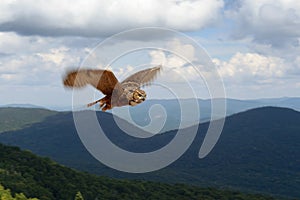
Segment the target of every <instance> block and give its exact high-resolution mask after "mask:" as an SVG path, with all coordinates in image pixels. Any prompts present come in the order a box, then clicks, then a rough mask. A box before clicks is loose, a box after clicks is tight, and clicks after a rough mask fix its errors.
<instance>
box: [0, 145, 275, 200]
mask: <svg viewBox="0 0 300 200" xmlns="http://www.w3.org/2000/svg"><path fill="white" fill-rule="evenodd" d="M0 158H1V160H0V182H1V183H2V184H3V185H4V186H5V187H6V188H10V189H11V191H12V192H13V193H19V192H20V191H22V192H23V193H24V194H25V195H26V196H36V197H38V198H39V199H41V200H52V199H53V200H55V199H74V197H75V195H76V196H81V194H82V197H84V198H85V199H98V198H99V199H124V200H126V199H149V200H150V199H162V200H163V199H241V200H251V199H260V200H265V199H266V200H267V199H268V200H271V199H273V198H271V197H267V196H262V195H251V194H243V193H240V192H232V191H225V190H216V189H212V188H199V187H195V186H187V185H183V184H176V185H170V184H163V183H157V182H156V183H155V182H146V181H129V180H116V179H111V178H107V177H99V176H95V175H91V174H87V173H83V172H78V171H76V170H73V169H70V168H67V167H64V166H61V165H59V164H57V163H55V162H53V161H51V160H50V159H49V158H41V157H38V156H35V155H34V154H32V153H30V152H28V151H21V150H20V149H19V148H16V147H8V146H4V145H1V144H0ZM4 193H5V194H4ZM3 195H4V196H3ZM5 195H6V196H5ZM25 195H23V194H16V197H18V198H17V199H18V200H21V199H24V200H25V199H26V197H25ZM9 196H11V194H10V192H9V191H8V190H4V189H3V187H1V185H0V197H1V199H8V197H9ZM2 197H3V198H2ZM10 199H12V198H10ZM32 200H34V199H32Z"/></svg>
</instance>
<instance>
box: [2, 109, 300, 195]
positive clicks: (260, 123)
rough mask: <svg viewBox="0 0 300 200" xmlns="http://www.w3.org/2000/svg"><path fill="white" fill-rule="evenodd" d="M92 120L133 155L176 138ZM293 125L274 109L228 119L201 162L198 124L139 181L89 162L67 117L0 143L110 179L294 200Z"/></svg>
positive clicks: (298, 117)
mask: <svg viewBox="0 0 300 200" xmlns="http://www.w3.org/2000/svg"><path fill="white" fill-rule="evenodd" d="M97 115H98V117H100V119H101V121H100V124H101V125H102V126H103V128H104V129H105V130H110V131H109V135H108V137H109V138H110V139H111V140H112V141H113V142H114V143H115V144H116V145H119V146H120V147H121V148H124V149H127V150H131V151H135V152H148V151H152V150H155V149H158V148H160V147H162V146H164V145H165V144H167V143H168V142H169V141H170V140H172V138H173V137H174V135H175V134H176V131H168V132H166V133H165V134H159V135H157V136H153V137H152V138H150V139H148V140H143V139H136V138H132V137H128V136H127V134H126V133H123V132H122V131H121V130H120V129H119V128H117V127H116V126H117V125H116V124H115V123H114V122H113V121H112V120H113V116H112V115H111V114H110V113H102V112H97ZM299 121H300V113H299V112H297V111H295V110H292V109H287V108H278V107H263V108H256V109H252V110H248V111H245V112H243V113H239V114H234V115H232V116H230V117H227V118H226V121H225V126H224V129H223V132H222V134H221V137H220V139H219V141H218V143H217V144H216V146H215V147H214V149H213V150H212V152H210V154H209V155H208V156H207V157H205V158H204V159H199V158H198V151H199V148H200V146H201V144H202V141H203V137H204V135H205V132H206V130H207V128H208V125H209V123H203V124H200V126H199V127H198V134H197V136H196V138H195V140H194V142H193V143H192V145H191V146H190V148H189V149H188V150H187V151H186V152H185V153H184V154H183V156H182V157H181V158H180V159H179V160H177V161H176V162H175V163H173V164H171V165H170V166H168V167H166V168H164V169H162V170H159V171H156V172H152V173H147V174H140V175H132V174H127V173H122V172H117V171H116V170H113V169H110V168H108V167H106V166H104V165H102V164H100V163H99V162H98V161H97V160H95V159H94V158H93V157H92V156H91V155H90V154H89V152H88V151H87V150H86V149H85V148H84V146H83V145H82V143H81V141H80V139H79V137H78V135H77V132H76V129H75V127H74V122H73V118H72V113H63V114H58V115H55V116H50V117H49V118H48V119H47V120H46V121H44V122H40V123H39V124H35V125H33V126H31V127H28V128H25V129H23V130H19V131H14V132H9V133H5V134H1V135H0V142H4V143H6V144H9V145H17V146H20V147H22V148H23V149H30V150H31V151H33V152H34V153H37V154H39V155H43V156H49V157H51V158H53V159H54V160H56V161H58V162H59V163H62V164H64V165H66V166H70V167H74V168H76V169H79V170H83V171H89V172H91V173H95V174H101V175H107V176H111V177H115V178H133V179H146V180H155V181H157V180H158V181H165V182H172V183H174V182H182V183H189V184H195V185H200V186H215V187H229V188H233V189H241V190H243V191H249V192H263V193H266V194H273V195H282V196H288V197H297V196H299V195H300V194H299V192H298V191H300V184H299V183H298V182H297V180H298V179H300V175H299V167H298V166H299V164H300V161H299V159H298V158H297V155H299V153H300V149H299V147H298V145H297V141H299V138H300V137H299V134H298V133H300V125H299V124H298V123H299ZM57 132H58V133H59V134H57ZM266 186H267V187H266Z"/></svg>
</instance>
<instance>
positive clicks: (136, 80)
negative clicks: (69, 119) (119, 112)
mask: <svg viewBox="0 0 300 200" xmlns="http://www.w3.org/2000/svg"><path fill="white" fill-rule="evenodd" d="M160 70H161V65H159V66H157V67H153V68H149V69H145V70H142V71H139V72H137V73H135V74H133V75H131V76H129V77H128V78H126V79H125V80H124V81H122V82H121V83H120V82H119V81H118V79H117V78H116V77H115V75H114V73H113V72H112V71H109V70H101V69H80V70H74V71H71V72H69V73H67V75H66V77H65V78H64V80H63V84H64V85H65V86H66V87H75V88H80V87H84V86H86V85H87V84H90V85H92V86H93V87H95V88H96V89H97V90H99V91H101V92H102V93H103V94H104V95H106V96H104V97H103V98H102V99H99V100H97V101H94V102H92V103H89V104H88V105H87V106H88V107H89V106H92V105H95V104H97V103H99V104H100V108H102V111H106V110H110V109H112V108H113V107H120V106H126V105H130V106H135V105H137V104H140V103H142V102H143V101H145V99H146V92H145V91H143V90H141V89H140V87H142V86H144V85H148V84H150V83H151V81H152V80H153V79H154V78H155V77H156V75H157V74H158V72H159V71H160Z"/></svg>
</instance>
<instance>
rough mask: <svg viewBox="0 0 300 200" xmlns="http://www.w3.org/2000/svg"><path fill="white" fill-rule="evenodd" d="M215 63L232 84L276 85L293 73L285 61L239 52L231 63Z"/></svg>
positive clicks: (216, 60) (215, 61)
mask: <svg viewBox="0 0 300 200" xmlns="http://www.w3.org/2000/svg"><path fill="white" fill-rule="evenodd" d="M213 62H214V63H215V64H216V65H217V66H218V68H219V72H220V74H221V76H222V77H223V78H224V79H225V81H227V83H230V84H236V83H238V84H241V83H242V84H253V83H259V84H263V83H274V82H276V81H278V80H280V79H282V80H284V78H286V77H287V76H288V75H289V73H290V71H291V63H288V62H286V61H285V60H284V59H282V58H279V57H273V56H263V55H260V54H257V53H239V52H238V53H236V54H235V55H234V56H233V57H232V58H231V59H230V60H229V61H221V60H219V59H213Z"/></svg>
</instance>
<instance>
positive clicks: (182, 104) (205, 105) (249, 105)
mask: <svg viewBox="0 0 300 200" xmlns="http://www.w3.org/2000/svg"><path fill="white" fill-rule="evenodd" d="M214 100H215V101H216V102H218V103H222V102H223V101H225V105H226V116H229V115H232V114H236V113H239V112H242V111H246V110H249V109H254V108H259V107H265V106H273V107H286V108H291V109H294V110H297V111H300V98H296V97H293V98H292V97H285V98H271V99H254V100H238V99H214ZM195 103H196V104H198V106H199V110H200V112H199V114H200V118H199V119H198V118H195V115H193V114H191V113H195V110H194V109H195V107H194V106H192V105H195ZM157 105H159V107H163V108H157V109H152V110H151V108H155V106H157ZM181 108H184V109H185V110H184V112H182V111H181ZM96 109H98V107H97V106H96ZM118 109H119V108H116V109H115V110H114V111H115V112H114V114H115V115H117V116H119V117H120V118H123V119H125V120H127V118H128V117H127V116H126V115H125V116H124V113H123V112H122V109H123V108H121V109H119V110H120V111H119V110H118ZM162 109H164V111H163V110H162ZM128 110H129V113H130V115H131V117H132V120H133V121H134V122H135V123H136V124H137V125H139V126H146V125H148V124H149V123H150V122H151V120H153V121H154V122H156V124H159V122H160V121H164V119H165V120H166V123H165V126H164V127H163V128H162V130H161V131H160V132H161V133H163V132H166V131H169V130H175V129H178V128H179V125H180V124H181V127H189V126H192V125H195V124H198V123H199V122H201V123H202V122H206V121H209V119H210V117H211V100H210V99H180V100H178V99H162V100H155V99H154V100H152V99H150V100H147V101H145V102H144V103H143V104H141V105H139V106H135V107H129V108H128ZM150 110H151V111H152V119H151V117H150V116H149V114H148V113H149V111H150ZM164 112H165V113H164ZM150 113H151V112H150ZM164 114H166V116H167V117H165V116H164ZM215 117H217V118H218V117H223V116H215Z"/></svg>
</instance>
